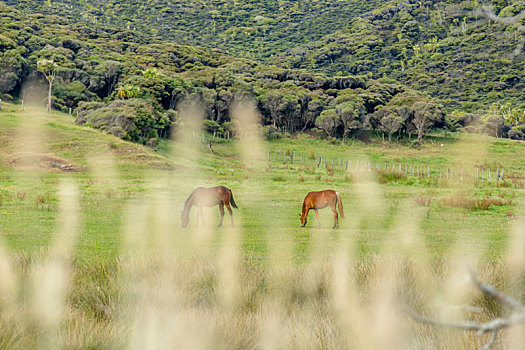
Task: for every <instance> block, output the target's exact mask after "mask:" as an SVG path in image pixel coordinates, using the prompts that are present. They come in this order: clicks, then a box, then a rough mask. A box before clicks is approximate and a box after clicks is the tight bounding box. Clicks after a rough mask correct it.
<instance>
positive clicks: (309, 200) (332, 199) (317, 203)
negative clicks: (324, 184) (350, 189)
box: [301, 190, 345, 228]
mask: <svg viewBox="0 0 525 350" xmlns="http://www.w3.org/2000/svg"><path fill="white" fill-rule="evenodd" d="M338 204H339V213H340V214H341V217H342V218H343V219H344V217H345V214H344V213H343V202H342V201H341V196H339V192H335V191H333V190H325V191H317V192H309V193H308V194H307V195H306V198H305V199H304V201H303V213H302V214H301V227H305V226H306V221H307V218H308V212H309V211H310V209H313V210H315V216H316V217H317V227H321V221H319V213H318V212H317V210H318V209H323V208H326V207H327V206H330V208H331V209H332V211H333V212H334V227H333V228H337V227H339V217H338V215H337V210H336V206H337V205H338Z"/></svg>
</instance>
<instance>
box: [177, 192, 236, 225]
mask: <svg viewBox="0 0 525 350" xmlns="http://www.w3.org/2000/svg"><path fill="white" fill-rule="evenodd" d="M230 204H231V206H232V207H234V208H239V207H238V206H237V204H236V203H235V200H234V199H233V194H232V191H231V190H230V189H229V188H227V187H224V186H216V187H209V188H205V187H197V188H196V189H195V190H194V191H193V192H192V193H191V194H190V196H189V197H188V199H186V202H185V203H184V209H183V210H182V213H181V215H180V219H181V223H182V227H186V226H187V225H188V221H190V210H191V207H192V206H196V207H197V223H198V222H199V218H200V217H202V208H203V207H213V206H215V205H218V206H219V211H220V212H221V221H220V223H219V226H222V219H223V218H224V206H226V209H228V212H229V213H230V217H231V220H232V226H233V212H232V209H231V208H230Z"/></svg>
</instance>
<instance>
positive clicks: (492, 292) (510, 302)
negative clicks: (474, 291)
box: [470, 271, 525, 310]
mask: <svg viewBox="0 0 525 350" xmlns="http://www.w3.org/2000/svg"><path fill="white" fill-rule="evenodd" d="M470 278H471V280H472V282H473V283H474V285H475V286H476V287H478V288H479V290H481V291H482V292H483V294H485V295H486V296H488V297H490V298H492V299H494V300H496V301H497V302H499V303H501V304H505V305H507V306H508V307H510V308H511V309H512V310H515V309H525V306H524V305H523V304H521V303H519V302H518V301H517V300H516V299H514V298H513V297H511V296H508V295H506V294H505V293H503V292H500V291H499V290H497V289H496V288H494V287H492V286H491V285H488V284H484V283H483V282H481V281H480V280H479V279H478V277H477V276H476V273H474V272H473V271H470Z"/></svg>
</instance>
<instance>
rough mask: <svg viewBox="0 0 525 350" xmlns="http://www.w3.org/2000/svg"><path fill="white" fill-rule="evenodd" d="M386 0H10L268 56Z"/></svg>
mask: <svg viewBox="0 0 525 350" xmlns="http://www.w3.org/2000/svg"><path fill="white" fill-rule="evenodd" d="M383 2H385V0H368V1H359V0H338V1H333V0H309V1H304V0H303V1H301V0H299V1H297V0H262V1H225V0H192V1H185V0H150V1H121V0H94V1H85V0H73V1H71V0H67V1H66V0H52V1H34V0H13V1H6V3H8V4H12V5H16V6H17V7H19V8H20V7H23V8H25V9H29V10H31V11H32V12H35V11H36V12H42V13H50V14H54V15H59V16H61V17H64V18H67V19H68V20H70V21H72V22H83V23H87V24H90V25H97V26H99V25H101V26H114V27H118V28H126V29H130V30H135V31H138V32H141V33H145V34H147V35H148V36H150V37H151V36H154V37H158V38H162V39H164V40H170V41H175V42H178V43H187V44H190V45H201V46H204V47H207V48H210V49H215V50H222V51H225V52H228V53H229V54H232V55H235V56H243V57H249V58H258V59H260V58H271V57H272V56H273V55H275V54H277V53H279V52H282V51H283V50H284V49H289V48H293V47H295V46H297V45H298V44H307V43H308V42H310V41H311V40H316V39H320V38H322V37H323V36H324V35H327V34H330V33H331V32H332V31H333V30H334V29H337V28H343V27H345V26H347V25H348V23H349V21H350V20H351V19H352V18H354V17H356V16H359V15H360V14H363V13H365V12H367V11H370V10H372V9H374V8H375V7H376V6H378V5H379V4H380V3H383Z"/></svg>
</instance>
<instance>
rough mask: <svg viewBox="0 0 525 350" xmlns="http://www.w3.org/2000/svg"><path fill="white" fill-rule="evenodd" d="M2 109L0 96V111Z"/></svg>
mask: <svg viewBox="0 0 525 350" xmlns="http://www.w3.org/2000/svg"><path fill="white" fill-rule="evenodd" d="M1 110H2V99H1V98H0V111H1Z"/></svg>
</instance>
